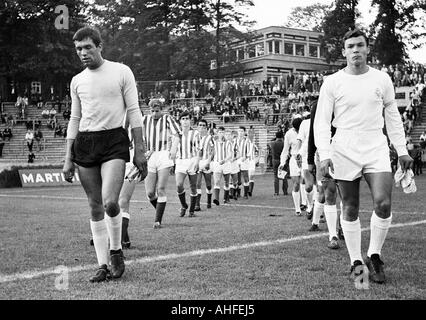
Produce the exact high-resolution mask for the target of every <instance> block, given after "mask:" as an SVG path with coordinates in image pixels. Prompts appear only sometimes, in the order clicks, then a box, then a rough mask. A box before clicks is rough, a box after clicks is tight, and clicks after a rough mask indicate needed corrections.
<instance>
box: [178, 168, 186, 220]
mask: <svg viewBox="0 0 426 320" xmlns="http://www.w3.org/2000/svg"><path fill="white" fill-rule="evenodd" d="M175 178H176V191H177V195H178V198H179V201H180V216H181V217H183V216H184V215H185V213H186V210H187V209H188V203H187V202H186V192H185V187H184V182H185V178H186V173H185V172H177V171H176V172H175Z"/></svg>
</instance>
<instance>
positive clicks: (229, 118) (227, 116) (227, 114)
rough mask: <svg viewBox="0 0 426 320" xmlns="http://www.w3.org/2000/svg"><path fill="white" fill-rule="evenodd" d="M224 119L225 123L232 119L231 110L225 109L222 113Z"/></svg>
mask: <svg viewBox="0 0 426 320" xmlns="http://www.w3.org/2000/svg"><path fill="white" fill-rule="evenodd" d="M222 120H223V122H224V123H228V122H229V121H230V120H231V117H230V114H229V111H228V110H227V109H225V111H224V112H223V113H222Z"/></svg>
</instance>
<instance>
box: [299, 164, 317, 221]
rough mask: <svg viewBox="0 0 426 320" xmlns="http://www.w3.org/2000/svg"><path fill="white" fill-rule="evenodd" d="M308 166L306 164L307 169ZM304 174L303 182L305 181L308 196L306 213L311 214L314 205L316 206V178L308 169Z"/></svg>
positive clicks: (303, 171) (304, 170)
mask: <svg viewBox="0 0 426 320" xmlns="http://www.w3.org/2000/svg"><path fill="white" fill-rule="evenodd" d="M307 166H308V165H307V164H306V168H307ZM302 174H303V180H304V181H305V194H306V205H307V208H306V211H307V212H308V213H309V212H312V210H313V205H314V203H313V202H314V199H313V196H314V184H315V177H314V175H313V174H312V173H310V172H309V170H307V169H303V170H302ZM301 187H302V186H301Z"/></svg>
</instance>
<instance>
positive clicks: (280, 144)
mask: <svg viewBox="0 0 426 320" xmlns="http://www.w3.org/2000/svg"><path fill="white" fill-rule="evenodd" d="M283 148H284V135H283V132H282V131H277V132H276V133H275V140H274V141H271V142H270V143H269V145H268V149H269V150H270V155H271V158H272V159H271V160H272V168H273V170H274V196H278V195H279V193H280V179H278V167H279V166H280V156H281V152H282V150H283ZM287 172H288V170H287ZM282 181H283V182H282V192H283V195H285V196H286V195H288V191H287V189H288V182H287V176H286V177H285V178H284V179H282Z"/></svg>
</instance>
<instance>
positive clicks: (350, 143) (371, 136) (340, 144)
mask: <svg viewBox="0 0 426 320" xmlns="http://www.w3.org/2000/svg"><path fill="white" fill-rule="evenodd" d="M332 148H333V153H332V156H331V160H332V161H333V166H334V178H335V179H336V180H345V181H354V180H355V179H357V178H359V177H361V176H362V175H363V174H364V173H378V172H392V169H391V165H390V157H389V147H388V142H387V138H386V136H385V135H384V134H383V131H382V129H379V130H371V131H364V132H360V131H353V130H342V129H337V131H336V134H335V135H334V137H333V141H332Z"/></svg>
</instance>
